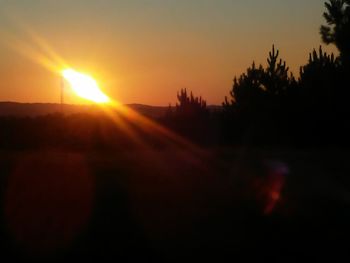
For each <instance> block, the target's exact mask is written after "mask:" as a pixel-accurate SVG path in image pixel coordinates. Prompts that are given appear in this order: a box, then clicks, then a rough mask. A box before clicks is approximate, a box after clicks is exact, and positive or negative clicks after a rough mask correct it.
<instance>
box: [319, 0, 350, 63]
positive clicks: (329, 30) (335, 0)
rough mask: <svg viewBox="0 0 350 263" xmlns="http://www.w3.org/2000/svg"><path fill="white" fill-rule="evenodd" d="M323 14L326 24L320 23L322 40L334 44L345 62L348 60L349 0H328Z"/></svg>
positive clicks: (349, 33) (349, 34)
mask: <svg viewBox="0 0 350 263" xmlns="http://www.w3.org/2000/svg"><path fill="white" fill-rule="evenodd" d="M325 7H326V9H327V11H326V12H325V13H324V14H323V16H324V18H325V19H326V22H327V25H322V26H321V28H320V33H321V36H322V40H323V42H325V43H326V44H334V45H335V46H336V47H337V48H338V50H339V51H340V54H341V57H342V59H343V60H344V61H347V62H346V63H349V62H348V61H349V60H350V0H329V2H326V3H325Z"/></svg>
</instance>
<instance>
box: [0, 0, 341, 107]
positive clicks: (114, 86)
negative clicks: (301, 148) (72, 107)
mask: <svg viewBox="0 0 350 263" xmlns="http://www.w3.org/2000/svg"><path fill="white" fill-rule="evenodd" d="M324 2H325V1H324V0H307V1H305V0H293V1H291V0H264V1H262V0H143V1H142V0H138V1H136V0H74V1H72V0H60V1H57V0H0V6H1V11H0V80H1V81H0V101H19V102H59V100H60V97H59V87H60V77H59V75H57V73H56V72H53V71H50V69H48V68H46V67H44V66H43V65H42V64H40V63H37V61H36V59H35V55H33V54H31V55H29V56H28V53H34V54H38V53H40V52H45V50H43V46H38V43H37V42H36V41H35V37H36V38H37V39H41V42H42V43H44V42H45V45H46V46H47V47H50V49H51V51H54V52H55V53H56V54H58V55H59V56H60V57H61V58H63V59H64V61H65V62H67V63H69V65H70V66H72V67H74V68H75V69H77V70H82V71H85V72H88V73H90V74H91V75H93V76H94V77H95V78H96V79H97V81H98V82H99V84H100V86H101V88H102V89H103V90H104V91H105V92H106V93H107V94H108V95H109V96H110V97H112V98H113V99H116V100H118V101H120V102H122V103H143V104H150V105H168V104H169V103H172V104H174V103H175V102H176V93H177V91H178V90H180V89H181V88H187V89H189V90H192V91H193V92H194V94H195V95H201V96H202V97H203V98H204V99H206V100H207V102H208V103H209V104H221V103H222V101H223V100H224V97H225V96H227V95H228V94H229V91H230V89H231V86H232V79H233V78H234V76H236V75H239V74H241V73H243V72H244V71H245V69H246V68H247V67H248V66H250V65H251V63H252V61H253V60H255V61H256V63H262V64H264V65H265V64H266V58H267V55H268V52H269V50H270V49H271V46H272V44H275V46H276V47H277V48H278V49H280V52H281V56H282V58H283V59H285V60H286V61H287V64H288V65H289V66H290V67H291V69H292V70H293V72H294V73H295V74H298V71H299V66H300V65H302V64H305V63H306V62H307V59H308V53H309V52H310V51H311V50H312V49H313V48H318V47H319V45H320V44H321V38H320V35H319V33H318V32H319V27H320V25H321V24H322V23H324V21H323V18H322V13H323V11H324ZM34 36H35V37H34ZM28 50H35V52H29V51H28ZM325 50H327V51H333V52H334V51H335V49H334V48H333V47H326V48H325ZM46 52H47V50H46ZM66 102H67V103H82V101H80V100H79V99H77V98H76V97H74V95H72V94H70V93H69V92H68V93H67V94H66Z"/></svg>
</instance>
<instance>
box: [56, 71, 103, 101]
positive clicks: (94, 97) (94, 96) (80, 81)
mask: <svg viewBox="0 0 350 263" xmlns="http://www.w3.org/2000/svg"><path fill="white" fill-rule="evenodd" d="M62 75H63V77H64V79H65V80H66V81H67V82H68V83H69V86H70V87H71V88H72V89H73V91H74V92H75V93H76V95H78V96H79V97H81V98H83V99H86V100H89V101H93V102H96V103H106V102H108V101H109V98H108V97H107V96H106V95H105V94H104V93H103V92H102V91H101V90H100V88H99V87H98V84H97V82H96V81H95V80H94V79H93V78H92V77H90V76H88V75H86V74H82V73H80V72H77V71H75V70H73V69H65V70H63V71H62Z"/></svg>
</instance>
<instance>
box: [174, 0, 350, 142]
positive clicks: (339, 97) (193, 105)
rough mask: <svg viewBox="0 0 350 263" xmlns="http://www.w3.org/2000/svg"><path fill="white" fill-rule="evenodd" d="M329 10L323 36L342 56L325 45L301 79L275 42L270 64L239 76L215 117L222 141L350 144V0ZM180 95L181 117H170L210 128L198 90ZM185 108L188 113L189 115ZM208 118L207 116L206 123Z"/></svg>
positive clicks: (334, 0)
mask: <svg viewBox="0 0 350 263" xmlns="http://www.w3.org/2000/svg"><path fill="white" fill-rule="evenodd" d="M325 8H326V11H325V12H324V14H323V16H324V19H325V21H326V25H322V26H321V27H320V35H321V38H322V40H323V42H324V43H325V44H333V45H335V46H336V47H337V49H338V51H339V55H338V56H336V55H334V54H328V53H327V52H324V51H323V50H322V47H320V48H319V49H318V50H316V49H314V50H313V51H312V52H311V53H310V54H309V60H308V63H307V64H306V65H303V66H301V67H300V72H299V76H298V77H295V76H294V75H293V74H292V73H291V72H290V70H289V67H288V65H287V63H286V61H284V60H283V59H281V58H280V53H279V50H278V49H276V48H275V46H272V50H271V52H269V54H268V58H267V65H266V66H263V65H256V63H255V62H253V63H252V65H251V66H250V67H248V69H247V70H246V72H244V73H243V74H241V75H240V76H238V77H235V78H234V80H233V86H232V89H231V90H230V92H229V96H227V97H226V98H225V100H224V102H223V103H222V111H221V113H220V116H219V119H220V121H217V120H216V121H214V122H215V124H217V123H219V126H220V128H218V129H219V130H217V129H216V132H215V133H216V134H217V135H218V136H219V137H220V138H219V141H221V142H224V143H252V144H269V143H276V144H300V145H304V144H312V145H324V144H327V145H332V144H336V145H339V144H348V142H349V139H348V137H349V135H348V134H349V131H350V130H349V129H348V127H347V126H350V125H348V121H349V113H350V103H349V101H348V100H349V95H350V91H349V89H350V85H349V84H350V79H349V76H350V75H349V74H350V0H330V1H328V2H326V3H325ZM179 95H180V96H178V100H179V104H178V105H176V107H175V110H173V112H172V114H173V115H175V117H174V116H171V115H170V114H168V117H169V116H170V117H171V118H173V120H174V123H176V125H177V126H185V125H186V122H188V118H189V117H190V118H191V120H190V122H191V123H192V124H193V125H198V124H202V125H203V126H202V128H200V130H201V131H204V130H208V124H209V123H210V117H209V116H208V113H207V112H208V109H207V107H206V103H205V101H204V100H203V99H202V98H196V97H194V96H193V94H192V93H191V94H190V95H187V91H186V90H182V91H181V92H180V94H179ZM184 112H187V113H188V114H185V115H186V117H183V115H184ZM194 113H197V116H194ZM216 115H217V114H216ZM203 116H206V117H207V120H206V122H203ZM217 118H218V116H216V119H217ZM179 119H180V120H179ZM197 119H198V120H197ZM175 120H176V121H175ZM211 121H213V120H211ZM181 122H182V123H181ZM203 123H206V124H207V125H205V124H203ZM212 124H213V123H212ZM176 125H175V126H176ZM213 125H214V124H213ZM205 126H206V127H205ZM178 129H179V130H184V129H183V127H178ZM185 133H186V131H185ZM198 135H200V136H203V133H202V134H198ZM191 136H193V134H191Z"/></svg>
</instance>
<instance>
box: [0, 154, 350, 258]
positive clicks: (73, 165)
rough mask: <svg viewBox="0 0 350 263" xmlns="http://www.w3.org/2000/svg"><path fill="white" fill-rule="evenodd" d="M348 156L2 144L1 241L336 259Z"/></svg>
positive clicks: (86, 250) (87, 253)
mask: <svg viewBox="0 0 350 263" xmlns="http://www.w3.org/2000/svg"><path fill="white" fill-rule="evenodd" d="M346 156H347V154H346V152H341V151H332V150H324V151H317V152H315V151H306V150H304V151H281V150H279V151H277V150H274V151H265V150H247V149H211V150H210V151H209V150H207V151H205V152H203V153H202V154H199V155H198V156H194V155H193V154H189V153H188V152H186V151H182V150H176V151H172V150H170V149H164V150H158V151H155V150H142V151H141V150H130V151H123V152H118V153H113V154H111V153H108V154H107V153H98V152H94V153H80V152H74V153H73V152H71V153H67V152H55V151H45V152H35V153H34V152H6V153H5V152H3V153H1V162H0V167H1V171H2V173H1V175H2V176H1V197H2V199H1V200H2V206H1V207H2V216H1V232H2V235H1V244H2V245H1V253H2V256H3V257H6V258H10V259H13V260H14V259H16V260H23V261H24V260H26V261H27V260H28V259H35V260H38V259H41V260H44V261H47V260H48V259H50V260H53V259H55V261H58V262H61V261H66V260H67V259H76V260H78V259H79V260H81V259H86V260H93V261H104V260H110V259H112V260H122V261H123V262H125V261H134V260H142V261H146V262H179V261H187V260H190V261H200V260H204V259H212V260H219V261H228V260H235V259H237V260H238V259H240V260H241V259H244V260H247V259H254V260H263V261H280V260H283V261H285V262H295V260H298V259H301V258H303V259H306V258H310V259H312V260H314V259H325V258H326V259H329V260H337V259H340V258H341V257H342V256H347V253H348V251H347V249H346V243H344V242H343V240H345V239H346V238H347V237H348V234H349V227H348V222H349V219H350V212H349V211H350V210H349V207H350V195H349V187H350V184H349V183H350V182H349V179H348V178H347V176H346V175H347V174H348V168H347V157H346ZM44 160H45V161H44Z"/></svg>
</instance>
